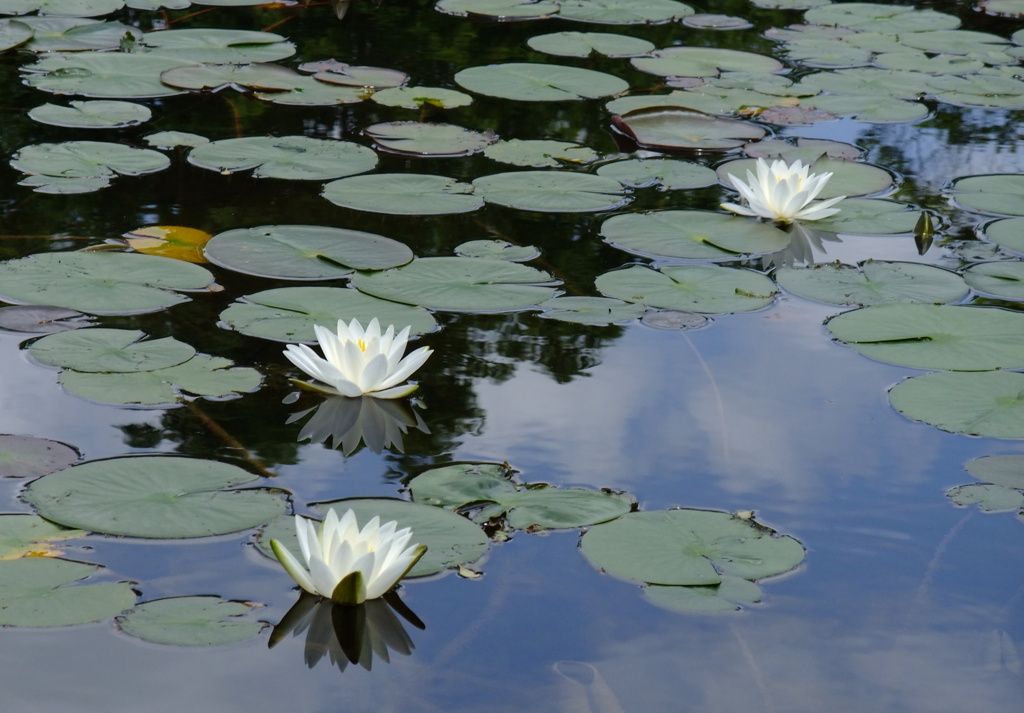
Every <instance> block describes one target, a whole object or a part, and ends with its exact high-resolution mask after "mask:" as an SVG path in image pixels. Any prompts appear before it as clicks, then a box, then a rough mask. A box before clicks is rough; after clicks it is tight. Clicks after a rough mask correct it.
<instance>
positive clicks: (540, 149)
mask: <svg viewBox="0 0 1024 713" xmlns="http://www.w3.org/2000/svg"><path fill="white" fill-rule="evenodd" d="M484 156H486V157H487V158H489V159H493V160H495V161H501V162H502V163H510V164H512V165H514V166H532V167H534V168H544V167H550V168H555V167H557V166H561V165H562V163H563V162H567V163H586V162H587V161H593V160H594V159H596V158H597V152H596V151H594V150H593V149H590V148H587V147H586V146H580V145H579V144H572V143H569V142H567V141H544V140H541V139H534V140H528V141H522V140H520V139H510V140H508V141H498V142H496V143H493V144H491V145H490V146H488V147H487V148H485V149H484Z"/></svg>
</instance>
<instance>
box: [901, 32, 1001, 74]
mask: <svg viewBox="0 0 1024 713" xmlns="http://www.w3.org/2000/svg"><path fill="white" fill-rule="evenodd" d="M900 44H903V45H906V46H907V47H914V48H915V49H919V50H922V51H924V52H929V53H931V54H934V55H939V56H941V53H950V54H958V55H966V54H971V53H974V52H991V51H999V50H1001V49H1003V48H1002V47H1000V46H999V45H1006V44H1008V42H1007V40H1006V39H1005V38H1003V37H1000V36H999V35H993V34H992V33H990V32H978V31H975V30H927V31H924V32H921V31H918V32H907V33H905V34H903V35H901V36H900ZM976 69H980V67H977V68H972V69H965V70H963V71H964V72H965V73H966V72H973V71H975V70H976Z"/></svg>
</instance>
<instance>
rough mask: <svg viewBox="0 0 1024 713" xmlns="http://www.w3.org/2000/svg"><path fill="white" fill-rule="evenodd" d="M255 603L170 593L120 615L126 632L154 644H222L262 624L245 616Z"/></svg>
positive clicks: (119, 622)
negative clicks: (168, 596) (177, 595)
mask: <svg viewBox="0 0 1024 713" xmlns="http://www.w3.org/2000/svg"><path fill="white" fill-rule="evenodd" d="M252 611H253V607H251V606H249V605H247V604H245V603H243V602H233V601H229V600H227V599H221V598H220V597H213V596H202V597H170V598H168V599H154V600H152V601H148V602H143V603H142V604H139V605H137V606H136V607H135V608H134V609H132V610H131V611H130V612H128V613H126V614H124V615H123V616H119V617H117V625H118V626H119V627H120V628H121V631H123V632H124V633H126V634H129V635H131V636H134V637H136V638H139V639H143V640H145V641H151V642H153V643H154V644H169V645H171V646H220V645H223V644H234V643H237V642H239V641H245V640H246V639H251V638H252V637H254V636H256V635H257V634H259V633H260V630H261V629H262V628H263V624H262V623H261V622H258V621H253V620H252V619H242V618H241V617H243V616H245V615H246V614H251V613H252Z"/></svg>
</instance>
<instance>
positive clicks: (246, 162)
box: [188, 136, 377, 181]
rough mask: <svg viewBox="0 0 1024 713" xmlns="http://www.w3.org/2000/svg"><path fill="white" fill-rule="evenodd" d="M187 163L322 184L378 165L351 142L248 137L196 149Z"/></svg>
mask: <svg viewBox="0 0 1024 713" xmlns="http://www.w3.org/2000/svg"><path fill="white" fill-rule="evenodd" d="M188 160H189V163H192V164H194V165H196V166H200V167H202V168H208V169H210V170H212V171H217V172H224V171H245V170H248V169H251V168H254V169H256V170H255V171H254V172H253V175H254V176H256V177H257V178H284V179H302V180H310V181H321V180H325V179H329V178H340V177H342V176H351V175H354V174H357V173H364V172H366V171H369V170H371V169H373V168H374V167H375V166H376V165H377V154H375V153H374V152H373V151H372V150H370V149H368V148H366V147H365V146H360V145H359V144H354V143H351V142H349V141H336V140H334V139H313V138H310V137H308V136H277V137H275V136H247V137H242V138H239V139H223V140H221V141H211V142H210V143H208V144H203V145H202V146H197V147H195V148H194V149H192V151H190V152H189V155H188Z"/></svg>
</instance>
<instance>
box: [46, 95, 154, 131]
mask: <svg viewBox="0 0 1024 713" xmlns="http://www.w3.org/2000/svg"><path fill="white" fill-rule="evenodd" d="M28 115H29V118H30V119H33V120H34V121H38V122H39V123H41V124H49V125H51V126H67V127H73V128H90V129H110V128H114V129H117V128H122V127H125V126H137V125H139V124H142V123H145V122H147V121H149V119H150V117H151V116H152V115H153V112H151V111H150V110H149V108H148V107H145V106H143V105H141V104H133V103H131V102H122V101H73V102H71V103H70V106H60V105H58V104H43V105H41V106H37V107H35V108H33V109H29V111H28Z"/></svg>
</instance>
